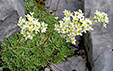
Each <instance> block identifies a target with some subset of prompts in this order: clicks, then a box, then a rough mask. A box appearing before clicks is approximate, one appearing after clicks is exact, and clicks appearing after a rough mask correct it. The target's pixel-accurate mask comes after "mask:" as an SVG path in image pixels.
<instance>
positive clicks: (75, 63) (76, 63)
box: [45, 56, 86, 71]
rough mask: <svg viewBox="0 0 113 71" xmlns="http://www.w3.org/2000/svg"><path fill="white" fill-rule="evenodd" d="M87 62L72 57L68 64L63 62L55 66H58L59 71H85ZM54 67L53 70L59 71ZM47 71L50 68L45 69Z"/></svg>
mask: <svg viewBox="0 0 113 71" xmlns="http://www.w3.org/2000/svg"><path fill="white" fill-rule="evenodd" d="M85 64H86V61H85V60H84V59H83V58H82V57H81V56H78V57H74V56H73V57H71V58H69V59H68V61H66V62H62V63H61V64H59V65H55V66H57V67H58V68H59V69H62V70H63V71H73V70H77V71H85V67H86V65H85ZM55 66H54V65H52V66H51V67H52V68H53V69H55V70H56V71H59V70H58V69H57V68H56V67H55ZM45 71H49V69H48V68H46V69H45Z"/></svg>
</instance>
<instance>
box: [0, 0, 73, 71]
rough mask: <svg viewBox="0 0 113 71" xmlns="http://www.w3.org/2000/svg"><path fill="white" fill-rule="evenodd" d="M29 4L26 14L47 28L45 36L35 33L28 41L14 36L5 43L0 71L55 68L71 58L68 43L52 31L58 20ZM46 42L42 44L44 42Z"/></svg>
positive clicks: (31, 0) (27, 4) (27, 2)
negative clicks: (53, 66)
mask: <svg viewBox="0 0 113 71" xmlns="http://www.w3.org/2000/svg"><path fill="white" fill-rule="evenodd" d="M35 4H36V2H35V1H33V0H27V1H26V4H25V6H26V9H25V10H26V12H27V13H29V12H34V17H35V18H39V21H44V22H45V23H47V24H48V25H49V28H48V29H47V32H46V34H44V33H41V34H40V33H38V35H37V36H34V37H33V39H32V40H30V39H28V40H25V38H24V37H23V36H22V35H21V34H20V33H17V34H16V35H15V36H11V37H10V38H8V39H5V40H4V42H3V43H2V45H1V56H2V57H1V59H2V62H1V65H2V67H0V70H2V69H3V68H9V69H10V70H12V71H16V70H18V71H32V70H33V71H38V70H39V69H40V68H41V67H44V68H45V67H47V66H50V65H51V64H52V63H54V64H59V63H61V62H62V61H65V60H66V59H65V58H67V57H68V56H70V55H73V53H74V51H73V50H71V46H70V44H69V43H66V40H65V39H63V38H61V37H59V36H60V34H59V33H57V32H55V31H52V30H53V29H54V24H56V23H57V24H58V20H56V19H55V18H54V16H52V15H51V14H49V13H47V12H46V11H45V10H42V9H41V10H40V9H38V7H37V6H36V5H35ZM45 41H46V42H45Z"/></svg>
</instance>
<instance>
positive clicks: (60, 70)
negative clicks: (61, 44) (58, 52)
mask: <svg viewBox="0 0 113 71" xmlns="http://www.w3.org/2000/svg"><path fill="white" fill-rule="evenodd" d="M52 65H53V66H54V67H55V68H57V69H58V70H59V71H63V70H62V69H60V68H58V67H57V66H56V65H55V64H52Z"/></svg>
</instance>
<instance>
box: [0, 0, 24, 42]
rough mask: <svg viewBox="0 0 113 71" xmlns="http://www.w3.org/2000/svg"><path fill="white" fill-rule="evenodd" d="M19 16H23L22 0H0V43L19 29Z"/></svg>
mask: <svg viewBox="0 0 113 71" xmlns="http://www.w3.org/2000/svg"><path fill="white" fill-rule="evenodd" d="M20 16H22V17H24V8H23V6H22V0H0V43H1V42H2V41H3V40H4V39H5V38H8V37H10V36H11V35H13V34H14V33H16V32H18V31H19V30H20V29H19V27H18V26H17V23H18V19H19V17H20Z"/></svg>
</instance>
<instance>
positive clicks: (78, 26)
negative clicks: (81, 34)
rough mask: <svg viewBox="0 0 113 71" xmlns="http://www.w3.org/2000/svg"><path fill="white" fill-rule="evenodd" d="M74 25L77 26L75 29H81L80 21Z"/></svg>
mask: <svg viewBox="0 0 113 71" xmlns="http://www.w3.org/2000/svg"><path fill="white" fill-rule="evenodd" d="M75 27H76V28H77V31H79V30H82V26H81V24H80V23H77V25H76V26H75Z"/></svg>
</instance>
